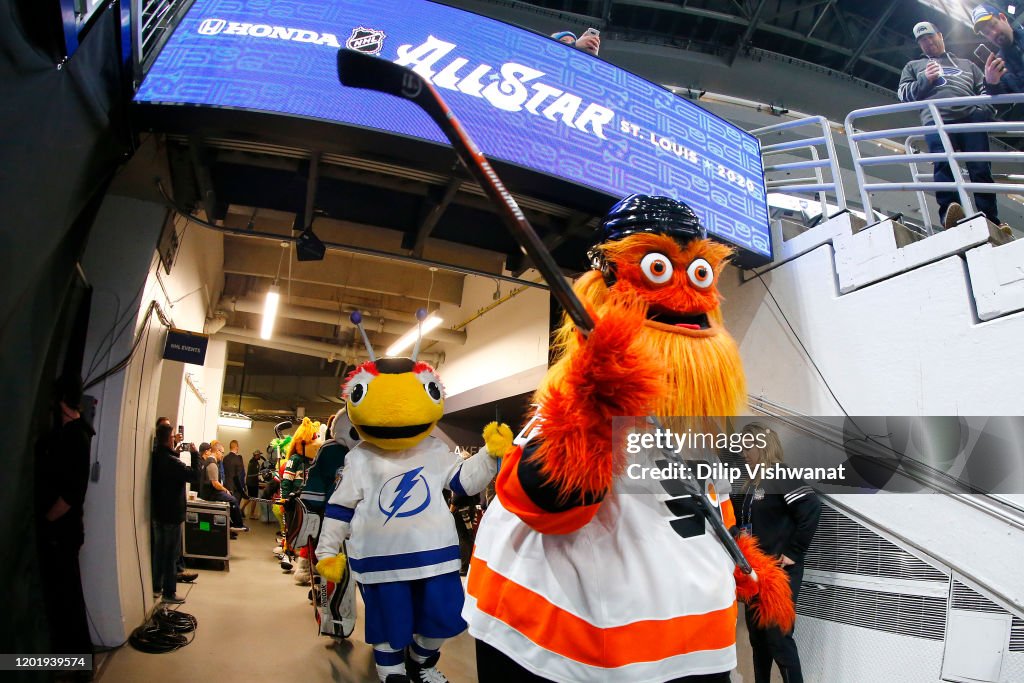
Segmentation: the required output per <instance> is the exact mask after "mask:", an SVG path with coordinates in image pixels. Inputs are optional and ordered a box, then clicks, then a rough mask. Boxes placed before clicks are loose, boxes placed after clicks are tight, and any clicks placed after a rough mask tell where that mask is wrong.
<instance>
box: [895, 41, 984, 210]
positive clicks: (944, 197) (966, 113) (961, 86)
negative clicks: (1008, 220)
mask: <svg viewBox="0 0 1024 683" xmlns="http://www.w3.org/2000/svg"><path fill="white" fill-rule="evenodd" d="M914 38H915V39H916V40H917V44H918V46H920V48H921V51H922V52H923V53H924V55H923V56H922V57H920V58H918V59H913V60H911V61H909V62H907V65H906V66H904V67H903V73H902V74H901V76H900V85H899V89H898V90H897V95H898V96H899V98H900V101H901V102H920V101H922V100H942V99H946V98H950V97H970V96H974V95H987V94H989V91H988V89H987V84H986V79H985V74H983V73H982V71H981V69H979V68H978V66H977V65H976V64H975V63H974V62H972V61H971V60H969V59H964V58H962V57H957V56H956V55H954V54H951V53H949V52H947V51H946V44H945V41H944V39H943V37H942V33H941V32H940V31H939V29H938V28H936V27H935V24H932V23H931V22H928V21H922V22H920V23H918V24H916V25H915V26H914ZM992 113H993V112H992V108H991V107H989V106H985V105H973V104H971V105H957V106H951V107H950V106H946V107H940V108H939V116H941V117H942V120H943V121H944V122H945V123H986V122H989V121H992ZM921 123H923V124H925V125H928V124H930V123H932V115H931V113H930V112H929V111H928V109H922V110H921ZM949 138H950V141H951V142H952V143H953V149H954V151H957V152H988V151H989V142H988V133H984V132H970V133H950V134H949ZM925 142H926V143H927V144H928V151H929V152H931V153H933V154H935V153H941V152H943V151H944V148H943V145H942V140H941V139H940V138H939V135H938V134H937V133H928V134H926V135H925ZM963 165H964V166H966V167H967V173H968V175H969V176H970V179H971V182H974V183H991V182H992V164H991V163H990V162H988V161H969V162H967V163H966V164H963ZM934 179H935V182H937V183H949V182H952V181H953V172H952V170H951V169H950V167H949V164H948V163H947V162H945V161H937V162H935V165H934ZM958 199H959V195H958V194H957V192H955V191H953V190H942V191H938V192H936V193H935V200H936V202H937V203H938V205H939V220H940V221H941V223H942V227H943V229H949V228H952V227H953V226H955V225H956V224H957V223H959V222H960V221H961V220H963V219H964V218H965V217H966V216H965V214H964V210H963V207H961V206H960V204H959V203H958V201H957V200H958ZM974 203H975V205H976V206H977V208H978V210H979V211H981V212H982V213H984V214H985V216H986V217H987V218H988V219H989V220H990V221H992V222H993V223H994V224H995V225H999V211H998V208H997V206H996V196H995V195H994V194H992V193H987V192H986V193H982V192H979V193H976V194H975V195H974Z"/></svg>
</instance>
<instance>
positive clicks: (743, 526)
mask: <svg viewBox="0 0 1024 683" xmlns="http://www.w3.org/2000/svg"><path fill="white" fill-rule="evenodd" d="M743 433H744V434H751V435H752V436H753V437H754V442H755V443H763V444H764V445H765V447H764V448H760V447H758V446H756V445H755V446H754V447H753V448H749V449H747V450H746V451H744V453H743V456H744V458H745V459H746V461H747V462H748V463H749V464H751V465H757V464H760V463H763V464H764V465H765V466H767V467H771V466H773V465H774V464H775V463H781V462H782V443H781V442H780V441H779V436H778V434H777V433H776V432H775V431H774V430H772V429H769V428H768V427H765V426H764V425H762V424H760V423H758V422H752V423H750V424H748V425H747V426H746V427H744V428H743ZM745 441H746V440H745ZM735 509H736V517H737V522H738V524H739V526H740V530H741V532H743V533H750V534H753V535H754V537H755V538H757V540H758V543H759V544H760V546H761V549H762V550H764V552H766V553H768V554H769V555H774V556H775V557H777V558H778V560H779V565H780V566H781V567H782V568H784V569H785V570H786V573H787V574H788V575H789V585H790V587H791V588H792V589H793V602H794V603H796V601H797V595H798V593H799V591H800V583H801V582H802V581H803V576H804V553H806V552H807V547H808V546H809V545H810V544H811V539H812V538H814V532H815V530H816V529H817V527H818V516H819V515H820V513H821V501H819V500H818V496H817V494H815V493H814V491H813V490H812V489H811V487H810V486H808V485H807V483H806V482H804V481H802V480H790V479H766V480H764V481H761V480H760V479H752V480H751V481H749V482H748V483H747V485H746V486H744V487H743V490H742V492H741V498H740V501H739V505H736V506H735ZM747 632H748V633H749V634H750V647H751V648H752V649H753V651H754V683H769V681H770V680H771V673H772V662H773V661H774V662H775V663H776V664H778V665H779V671H780V672H781V673H782V680H783V681H785V683H803V680H804V679H803V673H802V672H801V670H800V657H799V655H798V654H797V650H796V641H795V640H793V632H792V631H790V632H788V633H783V632H782V631H781V630H779V629H778V628H768V629H762V628H758V626H757V624H756V623H754V621H753V619H752V618H751V614H750V611H749V610H747Z"/></svg>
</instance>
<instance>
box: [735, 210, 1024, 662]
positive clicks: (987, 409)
mask: <svg viewBox="0 0 1024 683" xmlns="http://www.w3.org/2000/svg"><path fill="white" fill-rule="evenodd" d="M815 230H820V231H821V235H830V234H831V233H830V230H831V227H830V226H828V225H823V226H820V227H819V228H815ZM846 233H847V234H846V235H845V236H844V237H843V239H848V238H849V234H848V233H849V230H848V228H847V230H846ZM952 233H953V231H949V234H946V235H944V236H945V237H952V236H953V235H952ZM805 235H806V237H807V238H813V237H814V236H813V235H811V234H809V233H805ZM860 235H866V231H865V232H862V233H858V235H854V237H855V238H856V237H858V236H860ZM942 237H943V236H939V237H938V238H931V239H929V240H925V241H923V242H915V243H913V244H911V245H909V246H908V247H904V248H903V249H898V250H895V252H899V253H895V252H894V253H889V254H885V255H884V256H885V258H890V257H892V258H897V257H899V258H902V257H907V256H908V255H912V254H919V255H920V260H919V262H914V261H913V259H910V258H905V259H903V260H901V261H900V263H901V264H902V265H903V266H905V269H903V270H902V272H896V273H895V274H893V275H891V276H890V277H886V278H884V279H881V280H880V281H877V282H870V280H865V284H861V285H859V286H858V288H857V289H854V290H853V291H850V292H849V293H847V294H840V281H841V277H840V273H837V270H836V261H835V258H834V247H833V244H832V239H831V237H829V238H827V239H826V240H825V241H824V243H822V244H821V245H820V246H818V247H817V248H814V249H811V250H809V251H807V252H806V253H804V254H802V255H799V256H796V257H795V258H793V259H792V260H790V261H788V262H785V263H782V264H781V265H778V266H776V267H774V268H772V269H771V270H769V271H768V272H766V273H764V274H763V276H762V279H763V282H762V280H761V279H758V278H756V277H753V276H752V274H751V273H746V274H745V275H744V277H747V278H750V279H748V280H746V281H745V282H744V281H742V279H741V274H740V273H739V271H736V270H735V269H730V270H727V271H726V273H725V274H724V276H723V278H722V279H721V281H720V287H721V290H722V292H723V294H724V296H725V299H726V300H725V303H724V305H723V310H724V312H725V320H726V325H727V327H728V328H729V330H730V331H731V332H732V334H733V335H734V336H735V337H736V339H737V341H738V342H739V345H740V350H741V353H742V356H743V361H744V367H745V370H746V373H747V382H748V390H749V392H750V394H751V395H752V396H760V397H764V398H766V399H768V400H770V401H772V402H774V403H777V404H781V405H782V406H785V407H786V408H789V409H791V410H793V411H796V412H798V413H802V414H805V415H841V414H842V412H843V410H845V411H846V412H847V413H848V414H850V415H854V416H885V415H965V416H998V415H1021V414H1024V391H1022V390H1021V387H1022V386H1024V368H1022V367H1021V364H1020V363H1019V362H1017V359H1016V357H1015V356H1016V352H1017V349H1019V347H1020V340H1021V339H1024V312H1020V311H1018V312H1012V311H1011V312H1007V313H1006V314H1004V315H1001V316H999V317H997V318H994V319H992V320H989V321H981V320H979V319H978V316H977V311H976V308H975V306H974V300H975V295H974V291H973V283H972V279H971V277H970V275H969V271H968V267H967V262H968V260H969V257H970V254H972V253H973V252H974V251H976V250H986V251H996V252H998V251H999V250H1014V249H1016V247H1015V244H1013V243H1011V244H1008V245H1004V246H995V247H993V246H990V245H982V246H975V245H972V244H971V243H970V242H965V246H964V247H963V249H962V251H961V253H952V254H950V255H945V256H937V255H936V254H926V253H925V252H926V251H928V248H929V247H930V246H936V245H938V246H941V244H940V243H942ZM837 239H839V238H838V237H837ZM860 242H863V244H861V245H860V246H861V247H863V249H864V250H865V254H866V255H868V256H870V253H868V252H869V250H870V246H871V245H870V244H869V242H870V240H869V239H866V238H865V239H864V240H860ZM844 248H859V247H857V245H856V244H852V243H851V244H847V247H844ZM879 258H881V257H879ZM864 263H868V264H870V259H867V260H864V259H858V258H855V259H852V260H850V261H849V263H846V262H843V263H840V265H839V267H840V270H842V269H843V268H845V267H861V266H862V265H863V264H864ZM851 264H853V265H852V266H851ZM858 264H859V265H858ZM1011 284H1012V283H1011ZM766 286H767V288H770V290H771V293H772V294H773V295H774V298H775V300H777V302H778V306H776V303H775V301H773V299H772V297H771V296H770V295H769V293H768V291H767V289H766ZM780 308H781V310H782V311H783V312H784V314H785V319H784V318H783V315H782V314H781V313H780ZM787 320H788V325H787ZM790 325H791V326H792V330H791V329H790V327H789V326H790ZM808 354H809V356H810V358H813V361H814V363H815V364H816V365H817V367H818V368H819V369H820V375H819V373H818V371H816V370H815V369H814V367H813V365H812V363H811V361H810V359H809V357H808ZM826 382H827V385H828V387H831V392H832V393H834V394H835V398H833V396H832V395H831V394H830V392H829V389H828V388H827V387H826ZM837 401H838V402H837ZM840 404H841V407H840ZM1005 456H1006V457H1007V458H1013V459H1017V460H1019V453H1012V452H1008V453H1006V454H1005ZM1019 468H1020V466H1019V464H1018V465H1017V469H1016V470H1015V471H1016V472H1017V473H1018V475H1019ZM1011 469H1012V468H1011ZM836 500H841V501H842V504H843V505H844V506H845V507H847V508H848V509H849V510H850V511H851V512H853V513H856V514H858V515H861V516H863V517H864V518H865V519H867V520H870V522H871V523H872V524H873V525H874V526H877V527H878V528H880V529H882V530H883V531H885V532H886V533H887V534H890V535H891V536H892V537H893V538H895V539H898V541H899V542H900V543H901V544H905V545H909V546H911V547H914V548H917V549H919V551H921V552H925V553H927V554H928V555H930V556H931V557H933V558H935V559H936V560H937V561H939V562H941V563H943V564H945V565H947V566H949V567H951V568H954V569H956V570H957V571H958V572H960V573H961V574H963V575H965V576H967V577H970V578H971V579H972V580H973V581H975V582H976V583H977V585H979V586H982V587H984V588H985V589H986V590H988V591H991V592H992V593H993V594H995V595H998V596H1001V597H1002V599H1003V604H1004V605H1006V606H1007V607H1008V608H1015V609H1017V610H1018V611H1019V612H1020V611H1024V593H1022V591H1021V582H1020V577H1019V571H1018V570H1017V568H1016V565H1017V564H1018V562H1017V560H1016V558H1018V557H1019V556H1020V553H1021V547H1022V544H1024V534H1022V533H1021V532H1020V531H1019V530H1018V529H1016V528H1014V527H1012V526H1011V525H1009V524H1007V523H1006V522H1004V521H1002V520H1000V519H997V518H996V517H993V516H991V515H987V514H984V513H981V512H979V511H978V510H975V509H973V508H971V507H969V506H967V505H965V504H964V502H962V501H960V500H958V499H955V498H952V497H949V496H942V495H917V496H915V495H908V494H900V495H897V494H893V495H844V496H839V497H837V498H836ZM997 539H998V540H997ZM837 628H838V627H837ZM885 638H887V639H889V640H893V641H894V642H895V641H896V640H899V639H898V638H897V637H895V636H893V637H891V638H890V637H889V636H885ZM856 647H857V648H865V649H859V650H857V653H856V654H855V655H851V659H850V660H849V661H851V662H856V666H855V669H856V671H857V672H858V674H859V673H861V672H862V668H861V665H862V663H863V662H867V661H869V660H871V659H872V658H873V656H874V655H873V653H872V652H871V651H870V648H868V646H867V641H863V640H862V641H861V642H860V643H859V644H858V645H857V646H856ZM836 680H837V681H840V682H843V681H852V680H861V679H860V678H850V677H846V678H842V679H838V678H837V679H836ZM908 680H910V679H909V678H908ZM915 680H917V679H915ZM922 680H923V679H922ZM928 680H932V679H931V678H929V679H928Z"/></svg>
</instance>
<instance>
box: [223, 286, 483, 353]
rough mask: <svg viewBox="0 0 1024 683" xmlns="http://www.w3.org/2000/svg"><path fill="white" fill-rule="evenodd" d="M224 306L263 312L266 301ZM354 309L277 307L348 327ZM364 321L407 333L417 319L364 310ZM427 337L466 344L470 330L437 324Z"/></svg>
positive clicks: (290, 313) (292, 315)
mask: <svg viewBox="0 0 1024 683" xmlns="http://www.w3.org/2000/svg"><path fill="white" fill-rule="evenodd" d="M220 309H221V310H224V311H238V312H239V313H256V314H261V313H263V303H262V302H260V301H257V300H255V299H235V300H232V299H227V298H224V299H221V302H220ZM350 312H351V311H328V310H324V309H322V308H313V307H311V306H292V305H290V304H280V305H279V306H278V307H277V315H278V316H279V317H285V318H291V319H293V320H306V321H308V322H314V323H326V324H328V325H338V326H340V327H348V326H350V325H351V323H350V322H349V319H348V316H349V313H350ZM364 320H365V321H366V328H367V331H368V332H374V331H376V332H384V333H386V334H396V335H403V334H405V333H406V332H408V331H409V329H410V328H411V327H412V326H413V325H414V324H415V322H416V320H415V318H414V317H413V316H412V315H411V314H410V315H409V320H408V321H406V322H400V321H397V320H388V319H387V318H380V317H378V316H373V315H370V314H368V313H364ZM380 320H383V323H380V324H378V323H377V322H376V321H380ZM423 337H424V338H425V339H432V340H434V341H438V342H441V343H442V344H459V345H463V344H465V343H466V333H465V332H463V331H456V330H449V329H444V328H441V327H436V328H434V329H433V330H430V331H429V332H427V333H426V334H424V335H423Z"/></svg>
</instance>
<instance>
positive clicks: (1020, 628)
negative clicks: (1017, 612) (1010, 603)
mask: <svg viewBox="0 0 1024 683" xmlns="http://www.w3.org/2000/svg"><path fill="white" fill-rule="evenodd" d="M1010 652H1024V619H1021V618H1020V617H1014V618H1013V623H1012V624H1011V625H1010Z"/></svg>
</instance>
